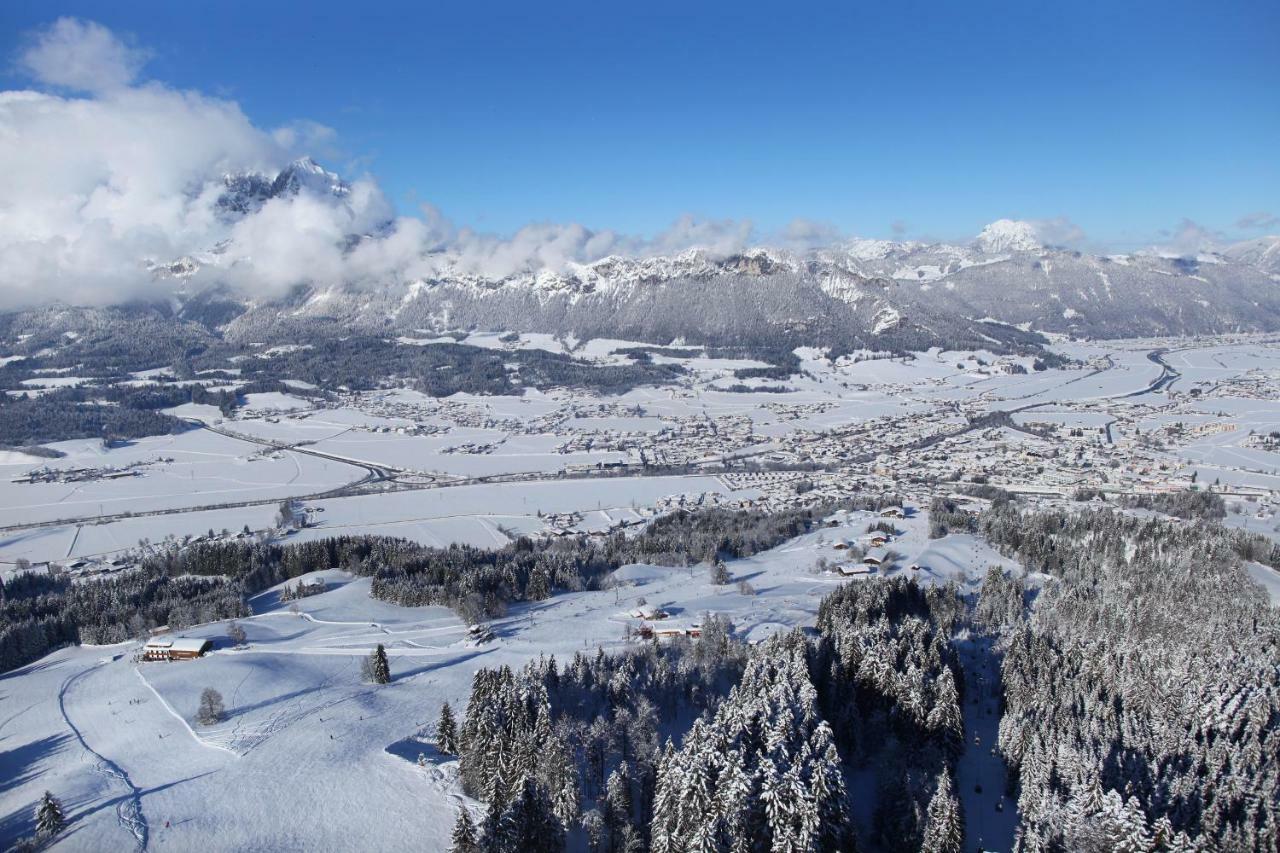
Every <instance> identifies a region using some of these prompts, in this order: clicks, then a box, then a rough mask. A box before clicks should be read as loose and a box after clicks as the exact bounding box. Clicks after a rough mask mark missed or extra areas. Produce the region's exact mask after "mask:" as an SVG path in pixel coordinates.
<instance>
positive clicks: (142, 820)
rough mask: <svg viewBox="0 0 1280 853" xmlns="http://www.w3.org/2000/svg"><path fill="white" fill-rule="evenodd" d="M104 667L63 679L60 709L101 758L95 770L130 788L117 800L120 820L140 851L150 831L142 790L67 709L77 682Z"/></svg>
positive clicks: (83, 743)
mask: <svg viewBox="0 0 1280 853" xmlns="http://www.w3.org/2000/svg"><path fill="white" fill-rule="evenodd" d="M101 666H102V664H101V663H99V664H95V665H94V666H91V667H89V668H88V669H82V670H80V671H79V672H77V673H75V674H74V675H70V676H68V677H67V678H66V680H65V681H63V682H62V688H61V689H60V690H59V691H58V708H59V709H60V710H61V712H62V719H63V721H64V722H66V724H67V728H69V729H71V733H72V734H74V735H75V736H76V740H78V741H79V742H80V746H82V747H83V748H84V750H85V752H87V753H89V754H90V755H92V756H93V757H94V758H95V759H97V761H96V763H95V764H94V767H93V769H94V770H96V771H97V772H99V773H101V774H103V775H104V776H106V777H107V779H108V780H109V781H111V782H114V783H115V784H116V785H123V786H124V787H125V788H127V789H128V792H127V793H126V794H124V795H122V796H121V797H120V798H119V800H118V801H117V803H116V820H117V821H118V822H119V824H120V826H121V827H122V828H124V829H125V830H126V831H127V832H128V833H129V834H130V835H132V836H133V838H134V841H135V842H137V849H138V850H140V851H141V850H146V849H147V842H148V836H149V832H148V826H147V819H146V816H145V815H144V814H143V813H142V792H141V791H140V790H138V788H137V786H135V785H134V784H133V781H132V780H131V779H130V778H129V774H128V773H126V772H125V771H124V770H123V769H122V768H121V767H120V766H119V765H118V764H116V763H115V762H114V761H112V760H111V759H109V758H107V757H106V756H104V755H102V754H101V753H99V752H98V751H97V750H95V749H94V748H93V747H91V746H89V742H88V741H86V740H85V738H84V734H83V733H82V732H81V731H80V729H79V728H78V727H77V726H76V724H75V723H73V722H72V721H71V715H70V714H69V713H68V712H67V694H68V693H70V692H71V689H72V688H73V687H74V686H75V684H76V682H78V681H79V680H80V679H81V678H83V677H85V676H86V675H88V674H89V673H91V672H93V671H95V670H97V669H98V668H99V667H101Z"/></svg>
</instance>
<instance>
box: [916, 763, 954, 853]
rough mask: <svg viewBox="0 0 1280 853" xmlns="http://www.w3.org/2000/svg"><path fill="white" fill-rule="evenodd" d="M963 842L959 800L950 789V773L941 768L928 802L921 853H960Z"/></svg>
mask: <svg viewBox="0 0 1280 853" xmlns="http://www.w3.org/2000/svg"><path fill="white" fill-rule="evenodd" d="M963 842H964V821H963V819H962V818H961V816H960V800H958V799H957V798H956V795H955V792H954V791H952V789H951V772H950V771H949V770H947V769H946V768H943V770H942V772H941V773H939V774H938V787H937V789H936V790H935V791H934V792H933V799H931V800H930V801H929V811H928V818H927V820H926V822H925V828H924V841H923V843H922V844H921V845H920V850H921V853H960V851H961V849H962V848H961V844H962V843H963Z"/></svg>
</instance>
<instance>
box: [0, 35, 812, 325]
mask: <svg viewBox="0 0 1280 853" xmlns="http://www.w3.org/2000/svg"><path fill="white" fill-rule="evenodd" d="M144 59H145V54H144V52H142V51H139V50H137V49H134V48H132V47H130V46H128V45H127V44H125V43H124V42H123V41H122V40H121V39H119V38H117V37H116V36H115V35H113V34H112V33H111V32H110V31H109V30H107V29H106V28H104V27H102V26H100V25H98V24H95V23H91V22H82V21H78V20H75V19H70V18H64V19H61V20H59V21H57V22H56V23H54V24H53V25H52V26H50V27H49V28H48V29H45V30H43V31H41V32H39V33H36V34H35V35H34V36H33V37H32V38H31V40H30V46H29V47H28V49H27V50H26V51H25V52H24V53H23V54H22V55H21V57H20V58H19V65H20V67H22V68H23V69H25V70H26V71H27V72H28V73H29V74H31V76H32V77H33V79H34V80H35V81H36V82H37V83H38V84H41V86H43V87H55V88H60V89H76V90H79V91H82V92H85V93H87V94H85V95H82V96H75V95H67V94H59V93H57V92H49V91H6V92H0V162H3V163H4V164H5V168H4V169H2V170H0V308H12V307H18V306H23V305H29V304H34V303H39V302H44V301H48V300H51V299H60V300H64V301H67V302H71V303H76V304H102V303H110V302H115V301H120V300H124V299H129V298H134V297H147V296H154V295H163V294H165V293H166V292H167V290H166V289H167V288H171V287H174V286H176V284H175V282H174V281H172V280H163V279H157V278H156V277H155V276H153V275H152V274H151V273H150V272H149V271H148V269H147V265H148V263H149V262H158V263H167V262H169V261H172V260H176V259H178V258H181V257H185V256H195V257H197V258H210V257H212V258H213V260H214V263H209V264H204V265H202V267H201V270H200V272H199V273H198V276H197V279H196V281H195V283H196V284H197V285H199V284H204V283H213V282H214V281H225V282H229V283H231V284H233V285H237V286H240V287H242V288H244V289H245V290H246V291H247V292H250V293H253V294H254V295H257V296H268V297H269V296H272V295H277V294H280V293H283V292H285V291H286V290H287V289H288V288H289V287H291V286H293V285H295V284H298V283H313V284H319V285H328V284H334V283H352V284H362V283H367V284H380V283H385V282H388V281H404V280H408V279H413V278H416V277H423V276H429V275H431V274H433V273H436V272H439V271H440V267H441V265H442V263H447V264H448V266H449V268H450V269H452V270H456V271H462V272H469V273H473V274H477V275H483V276H489V277H502V276H507V275H512V274H515V273H521V272H527V271H531V270H540V269H561V268H563V267H564V266H565V265H566V264H569V263H588V262H591V261H595V260H598V259H600V258H602V257H605V256H607V255H610V254H668V253H675V252H680V251H683V250H685V249H689V248H693V247H697V248H699V249H701V250H703V251H706V252H707V253H708V254H711V255H713V256H723V255H728V254H732V253H734V252H737V251H741V250H742V249H743V248H745V247H746V246H747V245H748V244H749V241H750V239H751V237H752V233H753V229H752V225H751V223H750V222H746V221H736V220H708V219H699V218H695V217H692V216H684V217H681V218H680V219H678V220H677V221H676V222H675V223H673V224H672V226H671V227H670V228H668V229H666V230H665V231H663V232H661V233H659V234H657V235H655V236H654V237H653V238H651V239H642V238H637V237H630V236H625V235H620V234H618V233H616V232H613V231H608V230H603V231H596V230H592V229H589V228H586V227H584V226H582V225H578V224H572V223H571V224H552V223H542V224H533V225H528V226H526V227H524V228H522V229H520V230H519V231H517V232H516V233H515V234H512V235H510V236H507V237H500V236H495V235H490V234H479V233H476V232H474V231H471V230H470V229H459V228H457V227H455V226H454V225H453V224H452V223H451V222H449V221H448V220H447V219H446V218H445V217H444V216H443V215H441V214H440V212H439V211H438V210H436V209H435V208H434V207H431V206H429V205H424V206H423V209H422V215H421V216H419V217H400V218H395V217H394V212H393V210H392V207H391V205H390V204H389V203H388V202H387V200H386V198H385V196H384V195H383V193H382V192H381V190H380V189H379V188H378V186H377V185H376V184H375V183H374V182H372V181H370V180H357V181H355V182H354V183H353V184H352V185H351V188H350V191H349V192H347V193H345V194H342V195H341V196H335V195H333V194H328V193H325V192H323V191H313V190H312V189H307V188H304V190H303V191H302V192H301V193H300V194H298V195H297V196H296V197H282V198H273V199H271V200H269V201H268V202H267V203H265V204H264V205H262V206H261V209H259V210H256V211H254V212H251V213H249V214H248V215H245V216H243V217H241V218H239V219H238V221H232V222H228V221H227V219H226V218H225V217H224V216H222V215H220V212H219V209H218V207H217V202H218V199H219V197H220V195H221V194H222V193H223V191H224V183H223V180H224V176H225V175H226V174H228V173H239V172H260V173H262V174H264V175H267V176H274V175H275V174H276V173H277V172H279V171H280V169H282V168H283V167H284V166H285V165H287V164H288V162H289V161H290V160H292V159H293V158H295V157H297V156H298V155H300V154H302V153H311V152H314V151H317V150H319V151H321V152H322V153H323V152H329V153H331V152H332V151H333V148H334V138H333V137H334V134H333V131H332V130H330V129H329V128H326V127H324V126H322V125H318V124H315V123H312V122H306V121H299V122H294V123H292V124H289V125H287V126H285V127H282V128H275V129H263V128H259V127H256V126H254V124H253V123H252V122H250V121H249V119H248V118H247V117H246V116H245V115H244V113H243V112H241V110H240V108H239V106H238V105H237V104H235V103H234V102H231V101H226V100H221V99H218V98H213V97H208V96H205V95H202V94H200V93H197V92H187V91H178V90H175V89H173V88H170V87H167V86H165V85H163V84H161V83H156V82H152V83H147V84H141V85H134V83H133V81H134V80H136V78H137V74H138V72H139V70H140V68H141V66H142V63H143V61H144ZM304 183H306V182H304ZM787 233H788V234H789V235H790V237H791V238H792V239H797V240H798V239H806V238H807V239H817V237H818V236H820V234H821V233H823V232H821V230H820V227H819V226H811V225H805V224H800V223H793V226H792V227H791V228H789V229H788V232H787ZM370 234H375V235H376V236H373V237H367V238H365V239H361V240H359V242H358V243H357V244H356V245H355V247H354V248H352V247H350V245H349V243H350V237H351V236H352V235H370ZM215 247H216V253H215V254H213V255H212V256H211V255H210V252H211V251H212V250H214V249H215ZM441 250H445V255H444V256H443V257H442V255H441V254H440V253H441Z"/></svg>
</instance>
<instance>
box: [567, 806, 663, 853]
mask: <svg viewBox="0 0 1280 853" xmlns="http://www.w3.org/2000/svg"><path fill="white" fill-rule="evenodd" d="M582 831H583V832H585V833H586V835H587V849H588V850H590V851H591V853H604V851H605V843H604V839H605V835H606V834H607V829H606V828H605V825H604V815H602V814H600V811H599V809H591V810H590V811H588V812H586V813H585V814H583V815H582ZM654 851H655V853H656V851H657V848H656V847H655V848H654Z"/></svg>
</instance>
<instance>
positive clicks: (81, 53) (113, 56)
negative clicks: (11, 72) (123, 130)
mask: <svg viewBox="0 0 1280 853" xmlns="http://www.w3.org/2000/svg"><path fill="white" fill-rule="evenodd" d="M146 60H147V52H146V51H143V50H139V49H137V48H133V47H130V46H129V45H127V44H125V42H124V41H122V40H121V39H119V38H117V37H116V35H115V34H114V33H112V32H111V30H109V29H107V28H106V27H104V26H102V25H101V24H97V23H94V22H93V21H81V20H78V19H76V18H59V19H58V20H57V21H55V22H54V23H53V25H52V26H50V27H49V28H47V29H45V30H42V31H40V32H38V33H36V34H35V35H34V36H33V38H32V40H31V44H30V46H29V47H27V49H26V50H25V51H23V53H22V55H21V56H20V57H19V58H18V65H19V66H20V67H21V68H22V69H23V70H25V71H26V72H27V73H29V74H30V75H31V76H32V77H33V78H34V79H35V80H37V81H39V82H41V83H44V84H47V85H49V86H62V87H65V88H68V89H75V90H78V91H83V92H108V91H113V90H116V89H122V88H124V87H125V86H128V85H129V84H130V83H132V82H133V81H134V79H135V78H136V77H137V76H138V72H139V71H141V70H142V66H143V64H144V63H145V62H146Z"/></svg>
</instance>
